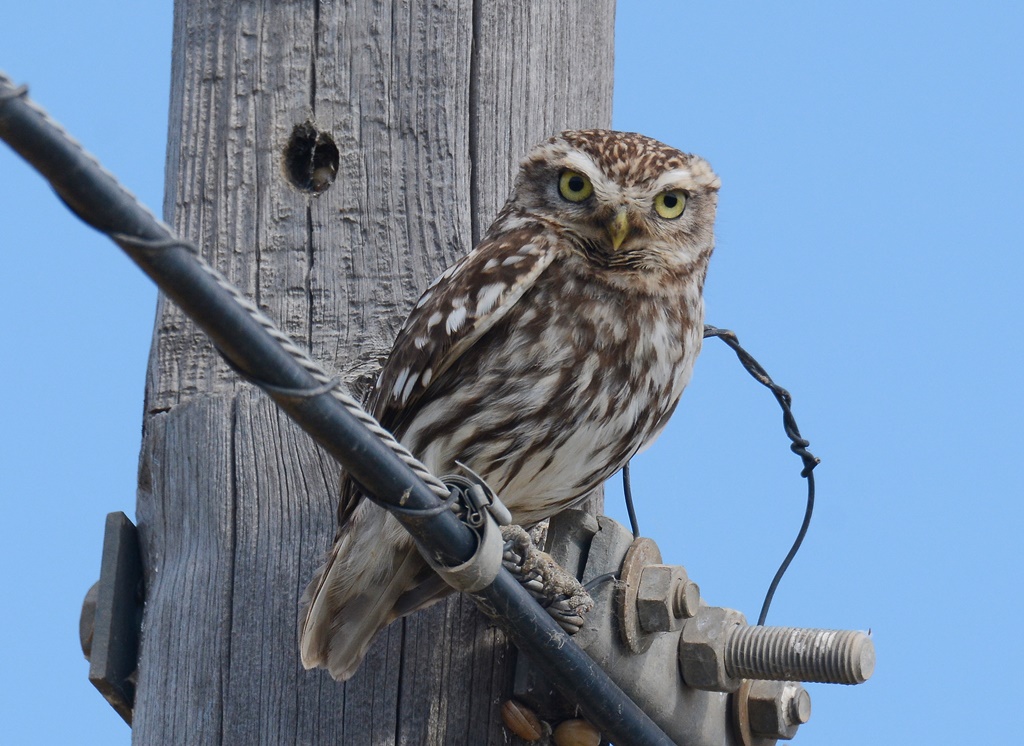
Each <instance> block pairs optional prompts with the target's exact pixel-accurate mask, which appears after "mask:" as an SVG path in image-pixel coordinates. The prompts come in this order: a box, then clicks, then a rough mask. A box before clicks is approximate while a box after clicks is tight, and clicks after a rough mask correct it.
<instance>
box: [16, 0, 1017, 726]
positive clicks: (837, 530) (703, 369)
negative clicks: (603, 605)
mask: <svg viewBox="0 0 1024 746" xmlns="http://www.w3.org/2000/svg"><path fill="white" fill-rule="evenodd" d="M170 6H171V3H170V2H166V1H165V2H151V3H130V2H126V1H124V0H95V1H94V2H91V3H87V4H82V3H72V2H66V1H65V2H58V3H56V4H53V3H15V2H7V3H4V4H3V5H2V7H0V70H4V71H6V72H7V73H8V74H9V75H11V76H12V77H13V78H14V79H15V81H16V82H19V83H21V82H27V83H29V84H30V86H31V92H32V94H33V96H34V97H35V98H36V100H37V101H38V102H40V103H41V104H42V105H43V106H45V107H46V108H47V109H48V110H49V111H50V112H51V113H52V114H53V115H54V116H55V117H56V118H57V119H58V120H59V121H61V122H63V123H64V124H65V125H66V126H67V128H68V129H69V131H70V132H71V133H73V134H74V135H75V136H76V137H77V138H78V139H79V140H81V141H82V142H83V143H85V144H86V146H87V147H88V148H89V149H90V150H91V151H92V152H94V153H95V154H96V155H98V156H99V158H100V159H101V161H102V162H103V163H104V164H105V165H106V166H107V167H108V168H109V169H110V170H111V171H113V172H114V173H115V174H117V175H118V176H119V177H120V178H121V179H122V181H123V182H124V183H125V184H127V185H128V186H129V187H130V188H131V189H132V190H134V191H135V192H136V194H137V195H138V196H139V197H140V198H141V199H142V200H143V201H144V202H146V203H147V204H149V205H150V206H151V207H153V208H154V209H159V207H160V205H161V203H162V190H163V167H164V151H165V139H166V116H167V99H168V86H169V75H170V73H169V62H170V44H171V7H170ZM1021 7H1022V6H1021V5H1020V4H1019V3H1017V2H1010V1H1007V2H1001V3H1000V2H977V3H950V2H930V3H925V2H910V1H907V0H903V1H899V2H885V3H882V2H868V3H863V2H862V3H821V2H791V3H784V4H783V3H731V2H722V3H684V2H664V3H653V2H652V3H641V2H629V1H628V0H623V2H621V3H620V6H619V11H618V21H617V41H616V81H615V90H616V94H615V119H614V123H615V126H616V127H617V128H618V129H626V130H635V131H639V132H644V133H645V134H648V135H651V136H654V137H657V138H659V139H661V140H664V141H665V142H668V143H670V144H672V145H675V146H677V147H679V148H681V149H683V150H690V151H693V152H697V153H700V154H701V155H703V156H705V157H706V158H707V159H708V160H710V162H711V163H712V164H713V166H714V167H715V169H716V170H717V171H718V173H719V174H720V175H721V178H722V184H723V186H722V191H721V198H720V211H719V220H718V249H717V251H716V254H715V257H714V259H713V261H712V266H711V271H710V275H709V279H708V284H707V293H706V295H707V300H708V321H709V322H710V323H713V324H715V325H717V326H723V327H728V328H731V329H734V330H736V331H737V333H738V334H739V335H740V339H741V340H742V342H743V343H744V344H745V345H746V346H747V347H748V349H749V350H750V351H751V352H753V353H754V354H755V355H756V356H757V357H758V358H759V359H760V361H761V362H762V363H763V364H764V366H765V367H766V368H767V369H768V371H769V373H771V375H772V376H774V377H775V379H776V380H777V381H778V382H779V383H781V384H782V385H784V386H786V387H787V388H789V389H790V391H791V392H792V393H793V396H794V412H795V414H796V417H797V421H798V422H799V424H800V427H801V429H802V431H803V433H804V435H805V436H806V437H807V438H809V439H810V440H811V444H812V445H811V448H812V450H813V451H814V453H816V454H817V455H818V456H820V457H821V459H822V464H821V466H820V467H819V468H818V470H817V472H816V474H817V478H818V507H817V511H816V513H815V517H814V522H813V524H812V526H811V531H810V534H809V536H808V538H807V541H806V543H805V546H804V549H803V551H802V552H801V554H800V555H799V556H798V557H797V559H796V561H795V562H794V564H793V566H792V568H791V570H790V572H789V574H788V575H787V577H786V579H785V580H784V581H783V584H782V586H781V588H780V590H779V592H778V594H777V596H776V600H775V603H774V605H773V607H772V612H771V614H770V616H769V620H768V621H769V623H774V624H787V625H803V626H825V627H842V628H853V629H865V630H866V629H870V630H872V634H873V636H874V641H875V644H876V647H877V653H878V665H877V669H876V673H875V676H874V678H873V679H872V680H871V681H870V682H868V683H867V684H865V685H863V686H860V687H836V686H824V685H810V686H809V689H810V691H811V696H812V699H813V708H814V711H813V716H812V719H811V722H810V723H808V724H807V725H806V726H804V727H803V728H801V732H800V734H799V735H798V736H797V739H796V741H795V743H800V744H830V745H831V746H842V745H845V744H850V745H853V744H857V745H858V746H860V745H862V744H865V743H872V744H879V743H892V744H906V743H929V744H960V743H965V742H970V743H977V744H985V743H997V742H1005V741H1006V740H1007V739H1011V740H1012V739H1013V738H1014V736H1013V733H1015V732H1016V730H1017V718H1016V716H1013V715H1012V713H1015V712H1017V710H1018V709H1019V700H1020V696H1019V693H1018V691H1017V690H1018V687H1017V685H1016V684H1015V681H1014V680H1013V679H1012V678H1011V677H1012V675H1013V674H1014V673H1015V672H1017V671H1020V670H1021V669H1022V667H1024V655H1022V648H1024V645H1022V643H1021V642H1020V640H1019V639H1018V638H1017V637H1016V635H1018V634H1020V633H1019V632H1018V631H1017V628H1018V627H1019V625H1020V619H1021V615H1022V611H1024V604H1022V592H1021V587H1022V583H1021V580H1020V577H1021V569H1020V567H1019V565H1020V561H1021V556H1022V552H1021V549H1020V542H1021V533H1022V528H1024V525H1022V524H1024V520H1022V519H1024V509H1022V506H1021V503H1022V497H1024V479H1022V476H1021V463H1020V461H1021V456H1022V451H1024V449H1022V445H1024V439H1022V436H1021V419H1022V415H1024V407H1022V395H1021V386H1020V371H1021V369H1022V367H1024V334H1022V331H1021V322H1022V320H1024V313H1022V311H1024V300H1022V295H1021V289H1020V286H1021V281H1022V277H1024V271H1022V270H1024V260H1022V253H1024V219H1022V211H1024V145H1022V139H1024V85H1022V82H1021V81H1022V79H1024V51H1022V50H1024V43H1022V39H1024V11H1022V10H1021ZM0 227H2V230H0V246H2V249H3V251H2V257H3V265H2V269H0V345H2V349H3V353H2V355H3V363H2V365H0V413H2V414H0V418H2V419H0V423H2V425H0V506H2V515H3V518H4V520H3V522H2V525H0V537H2V538H0V563H2V568H3V570H2V572H3V583H4V593H3V597H4V605H3V614H2V615H0V651H2V658H0V660H2V661H3V665H4V671H5V675H4V676H3V677H2V679H0V703H2V704H0V712H2V713H3V717H2V721H3V724H2V725H0V741H2V742H4V743H12V744H57V743H75V744H118V743H122V744H126V743H128V742H129V739H130V731H129V729H128V728H127V727H126V726H125V725H124V724H123V722H122V721H121V720H120V719H119V718H118V717H117V715H115V714H114V712H113V710H111V709H110V708H109V707H108V706H107V705H106V704H105V703H104V701H103V700H102V699H101V697H100V695H99V694H98V693H97V692H96V691H95V690H94V689H93V687H92V685H91V684H89V683H88V681H87V678H86V674H87V664H86V662H85V661H84V659H83V658H82V655H81V652H80V650H79V646H78V639H77V635H78V616H79V611H80V607H81V600H82V597H83V595H84V593H85V591H86V589H87V588H88V587H89V585H90V584H91V583H92V582H93V581H94V580H96V578H97V577H98V567H99V558H100V549H101V543H102V529H103V520H104V515H105V514H106V513H107V512H108V511H112V510H124V511H125V512H126V513H128V514H129V515H133V514H134V503H135V479H136V462H137V457H138V449H139V440H140V428H141V415H142V393H143V381H144V372H145V365H146V357H147V351H148V347H149V342H150V335H151V333H152V322H153V312H154V302H155V296H156V293H155V290H154V288H153V286H152V285H151V284H150V283H149V281H148V280H147V279H146V278H145V277H143V276H142V274H141V273H140V272H139V271H138V270H137V269H135V267H134V266H133V265H132V264H131V263H130V262H129V261H128V260H127V259H126V258H125V257H124V256H122V255H121V254H120V252H119V251H118V250H117V249H116V248H115V247H114V246H113V245H112V244H110V243H108V242H106V241H105V240H103V239H101V238H99V236H98V235H97V234H95V233H94V232H92V231H91V230H90V229H87V228H85V227H84V226H83V225H82V224H80V223H79V222H78V221H77V220H76V219H75V218H73V217H72V216H71V215H70V214H69V213H68V212H67V211H66V210H65V209H64V208H63V207H62V206H61V205H60V204H59V203H58V201H57V200H56V199H55V198H54V197H53V195H52V193H51V192H50V191H49V189H48V187H47V186H46V185H45V184H44V183H43V181H42V180H41V179H40V178H39V177H38V176H37V175H35V174H34V173H33V172H32V171H31V170H30V169H29V168H28V167H27V166H25V165H24V164H23V163H22V162H21V161H20V160H18V159H17V158H15V157H14V156H13V154H12V153H11V152H10V150H8V149H7V148H6V147H5V146H2V145H0ZM799 469H800V464H799V460H798V459H797V458H796V457H795V456H794V455H793V454H791V453H790V452H789V450H788V442H787V441H786V439H785V437H784V435H783V433H782V427H781V417H780V414H779V410H778V408H777V406H776V404H775V402H774V400H773V399H772V398H771V396H770V394H769V393H768V392H767V391H766V390H764V389H762V388H761V387H760V386H758V385H757V384H755V383H754V382H753V381H752V380H751V379H750V378H748V377H747V374H746V373H745V372H743V371H742V369H741V368H740V367H739V365H738V363H737V362H736V360H735V358H734V357H733V355H732V353H731V352H730V351H728V349H727V348H726V347H725V346H724V345H722V344H721V343H720V342H717V341H715V340H710V341H709V342H708V343H707V345H706V347H705V351H704V353H703V354H702V356H701V359H700V361H699V363H698V365H697V371H696V374H695V377H694V381H693V383H692V385H691V387H690V389H689V390H688V391H687V393H686V395H685V396H684V400H683V404H682V405H681V406H680V408H679V411H678V412H677V415H676V417H675V418H674V419H673V421H672V423H671V425H670V427H669V429H668V431H667V433H666V434H665V435H664V436H663V437H662V439H661V440H660V441H659V442H658V443H657V445H655V446H654V447H653V448H652V449H650V450H649V451H648V452H647V453H646V454H644V455H643V456H642V457H641V458H639V459H638V460H637V461H636V462H635V463H634V468H633V472H634V492H635V493H636V496H637V502H638V507H639V512H640V521H641V527H642V528H643V530H644V533H645V534H647V535H650V536H652V537H653V538H654V539H656V540H657V541H658V542H659V544H660V545H661V547H662V551H663V554H664V555H665V558H666V560H667V561H670V562H674V563H681V564H685V565H686V567H687V568H688V570H689V572H690V575H691V577H693V578H694V579H695V580H697V581H698V582H699V583H700V585H701V587H702V589H703V591H704V594H705V596H706V597H707V598H708V599H709V600H710V601H711V602H713V603H716V604H720V605H723V606H730V607H733V608H737V609H739V610H741V611H743V612H744V613H745V614H747V616H748V618H749V619H751V620H753V619H754V618H756V616H757V611H758V609H759V607H760V603H761V598H762V596H763V593H764V590H765V587H766V586H767V584H768V581H769V580H770V578H771V576H772V574H773V573H774V571H775V568H776V566H777V565H778V563H779V561H780V560H781V558H782V556H783V555H784V554H785V552H786V550H787V548H788V547H789V544H790V542H791V541H792V538H793V536H794V534H795V532H796V529H797V527H798V525H799V521H800V518H801V515H802V512H803V507H804V482H803V480H801V479H800V478H799V476H798V472H799ZM620 494H621V492H620V490H619V489H618V488H617V486H612V487H611V488H610V489H609V492H608V505H609V511H610V512H612V514H613V515H616V516H622V515H623V512H622V511H621V510H620V509H619V507H618V506H619V500H620V498H619V497H618V496H619V495H620ZM1000 640H1002V642H1000Z"/></svg>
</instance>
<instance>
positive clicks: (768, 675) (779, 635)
mask: <svg viewBox="0 0 1024 746" xmlns="http://www.w3.org/2000/svg"><path fill="white" fill-rule="evenodd" d="M724 658H725V661H724V662H725V671H726V673H727V674H728V675H729V676H731V677H733V678H736V679H762V680H774V681H820V682H824V683H829V684H862V683H864V682H865V681H867V680H868V678H870V676H871V674H872V672H873V671H874V670H875V646H874V644H873V643H872V642H871V638H870V637H868V636H867V635H866V634H864V633H863V632H852V631H849V630H831V629H802V628H800V627H747V626H734V627H732V628H730V629H729V630H728V632H727V637H726V640H725V650H724Z"/></svg>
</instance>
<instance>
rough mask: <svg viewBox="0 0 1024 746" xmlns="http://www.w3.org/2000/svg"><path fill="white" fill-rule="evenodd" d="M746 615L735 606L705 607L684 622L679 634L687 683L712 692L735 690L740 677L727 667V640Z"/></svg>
mask: <svg viewBox="0 0 1024 746" xmlns="http://www.w3.org/2000/svg"><path fill="white" fill-rule="evenodd" d="M746 623H747V621H746V618H745V617H744V616H743V614H741V613H740V612H738V611H735V610H734V609H723V608H721V607H718V606H704V607H702V608H701V609H700V610H699V611H698V612H697V615H696V616H694V617H693V618H691V619H687V620H686V622H685V623H684V624H683V633H682V634H681V635H680V636H679V670H680V673H682V676H683V681H685V682H686V685H687V686H689V687H692V688H694V689H703V690H705V691H709V692H734V691H736V690H737V689H738V688H739V686H740V681H741V680H740V679H738V678H733V677H731V676H729V674H728V673H727V672H726V670H725V642H726V639H727V638H728V635H729V632H730V630H731V629H733V628H735V627H740V626H744V625H746Z"/></svg>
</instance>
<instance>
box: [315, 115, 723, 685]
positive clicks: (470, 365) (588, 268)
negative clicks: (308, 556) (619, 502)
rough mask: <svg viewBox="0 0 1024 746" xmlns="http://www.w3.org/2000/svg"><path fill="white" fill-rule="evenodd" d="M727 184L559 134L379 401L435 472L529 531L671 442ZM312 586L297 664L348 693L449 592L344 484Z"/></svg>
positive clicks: (705, 171)
mask: <svg viewBox="0 0 1024 746" xmlns="http://www.w3.org/2000/svg"><path fill="white" fill-rule="evenodd" d="M718 186H719V182H718V177H717V176H715V174H714V173H713V172H712V171H711V168H710V166H708V164H707V162H705V161H704V160H703V159H701V158H699V157H697V156H693V155H688V154H685V153H682V152H680V151H678V150H675V149H674V148H670V147H669V146H667V145H664V144H662V143H660V142H657V141H656V140H652V139H650V138H647V137H644V136H643V135H638V134H633V133H621V132H611V131H605V130H584V131H576V132H564V133H562V134H561V135H558V136H555V137H552V138H551V139H549V140H548V141H546V142H545V143H542V144H541V145H539V146H538V147H537V148H535V149H534V150H533V151H532V152H531V153H530V154H529V155H528V156H527V157H526V159H525V160H524V161H523V163H522V165H521V168H520V173H519V175H518V177H517V179H516V184H515V188H514V190H513V192H512V195H511V196H510V197H509V200H508V202H507V203H506V205H505V207H504V208H503V209H502V210H501V212H500V213H499V215H498V217H497V218H496V219H495V221H494V223H493V224H492V225H491V227H490V229H489V230H488V231H487V234H486V235H485V236H484V238H483V239H482V240H481V241H480V243H479V245H478V246H477V247H476V248H474V249H473V251H472V252H470V253H469V254H468V255H467V256H465V257H464V258H463V259H462V260H460V261H459V262H457V263H456V264H455V265H453V266H452V267H451V268H449V269H448V270H447V271H446V272H445V273H444V274H442V275H441V276H440V277H439V278H438V279H437V280H435V281H434V282H433V283H432V284H431V285H430V287H429V288H427V290H426V291H425V292H424V293H423V295H422V297H421V298H420V300H419V301H418V303H417V304H416V307H415V308H414V309H413V311H412V313H411V314H410V316H409V318H408V320H407V321H406V323H405V325H404V326H403V328H402V330H401V332H400V333H399V335H398V338H397V339H396V341H395V345H394V347H393V349H392V351H391V354H390V356H389V358H388V360H387V362H386V363H385V364H384V368H383V370H382V371H381V374H380V377H379V378H378V380H377V383H376V385H375V387H374V389H373V391H372V392H371V395H370V398H369V402H368V404H369V408H370V410H371V412H372V413H373V414H374V416H376V417H377V418H378V419H379V420H380V422H381V424H382V425H384V426H385V427H386V428H388V429H389V430H391V431H392V432H393V433H394V434H395V436H396V437H397V438H398V439H399V440H400V441H401V442H402V443H403V444H404V445H405V446H406V447H408V448H409V449H410V450H411V451H412V452H413V453H414V454H416V456H417V457H418V458H420V460H422V461H423V463H424V464H426V465H427V467H428V468H429V469H431V471H432V472H433V473H435V474H438V475H443V474H448V473H452V472H454V471H455V470H456V467H455V461H456V460H458V461H460V462H462V463H464V464H466V465H468V466H469V467H470V468H471V469H473V470H474V471H476V472H477V473H479V474H480V475H482V476H483V477H484V478H485V479H486V480H487V482H488V483H489V484H490V485H491V486H492V487H493V488H494V489H495V490H496V491H497V492H498V493H499V494H500V495H501V497H502V499H503V500H504V501H505V503H506V505H507V506H508V507H509V509H510V510H511V512H512V515H513V519H514V520H515V521H516V522H517V523H522V524H527V525H529V524H533V523H536V522H537V521H540V520H542V519H544V518H546V517H548V516H550V515H552V514H554V513H557V512H558V511H560V510H563V509H565V508H567V507H569V506H571V505H573V504H574V503H575V502H576V501H578V500H579V499H582V498H583V497H584V496H585V495H586V493H587V492H589V491H590V490H591V489H593V488H594V487H596V486H598V485H600V484H601V483H602V482H603V481H604V480H606V479H607V478H608V477H609V476H611V475H612V474H614V473H615V472H616V471H618V470H619V469H620V468H622V466H623V465H624V464H625V463H626V462H627V461H628V460H629V459H630V458H631V457H632V456H633V455H635V454H636V453H637V452H639V451H640V450H642V449H643V448H645V447H647V446H648V445H649V444H650V443H651V442H652V441H653V440H654V438H655V437H657V435H658V433H659V432H661V430H662V429H663V428H664V426H665V424H666V422H667V421H668V418H669V416H670V415H671V413H672V411H673V410H674V409H675V406H676V404H677V403H678V401H679V396H680V395H681V394H682V391H683V388H684V386H685V385H686V383H687V382H688V381H689V379H690V374H691V372H692V370H693V364H694V361H695V359H696V356H697V354H698V352H699V350H700V345H701V339H702V331H703V323H704V307H703V299H702V297H701V292H702V289H703V284H704V277H705V274H706V271H707V264H708V259H709V258H710V256H711V252H712V249H713V245H714V239H713V224H714V214H715V207H716V199H717V191H718ZM338 519H339V529H338V534H337V536H336V539H335V543H334V547H333V549H332V550H331V553H330V555H329V557H328V559H327V562H326V563H325V565H324V566H323V567H322V568H321V569H320V570H319V571H318V573H317V575H316V577H315V578H314V579H313V581H312V582H311V583H310V586H309V588H308V589H307V592H306V595H305V598H304V601H305V603H306V605H307V606H306V614H305V617H304V619H303V623H302V629H301V643H300V644H301V654H302V661H303V664H304V665H305V666H306V667H307V668H312V667H315V666H323V667H326V668H327V669H328V670H329V671H330V672H331V674H332V675H333V676H334V677H335V678H338V679H347V678H349V677H350V676H351V675H352V674H353V673H354V672H355V671H356V669H357V668H358V665H359V662H360V661H361V660H362V657H363V655H364V654H365V651H366V648H367V646H368V645H369V643H370V641H371V640H372V638H373V636H374V635H375V634H376V632H377V631H379V630H380V629H381V628H383V627H384V626H385V625H387V624H388V623H390V622H391V621H393V620H394V619H396V618H398V617H399V616H403V615H405V614H408V613H410V612H412V611H414V610H416V609H418V608H422V607H423V606H426V605H429V604H430V603H432V602H433V601H436V600H437V599H439V598H440V597H442V596H443V595H444V593H445V592H446V590H447V589H446V587H445V586H444V585H443V584H442V583H441V582H440V581H439V579H438V578H437V577H436V576H434V575H433V574H432V573H431V572H430V571H429V570H428V569H427V568H426V565H425V564H424V563H423V562H422V560H421V559H420V557H419V555H418V554H417V552H416V550H415V548H414V547H413V545H412V542H411V539H410V538H409V537H408V535H407V534H406V533H405V531H404V529H402V528H401V526H400V525H399V524H398V522H397V521H396V520H395V519H394V518H392V517H391V516H390V515H389V514H387V512H386V511H385V510H384V509H383V508H380V507H379V506H377V505H375V504H374V503H372V502H371V501H369V500H365V499H363V498H362V496H361V495H360V494H359V492H358V490H357V488H356V487H355V485H354V484H352V482H351V481H350V480H347V479H346V480H345V483H344V485H343V489H342V500H341V503H340V506H339V511H338Z"/></svg>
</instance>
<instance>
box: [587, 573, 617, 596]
mask: <svg viewBox="0 0 1024 746" xmlns="http://www.w3.org/2000/svg"><path fill="white" fill-rule="evenodd" d="M618 579H619V574H618V573H617V572H605V573H601V574H600V575H598V576H597V577H596V578H594V579H593V580H590V581H589V582H587V583H586V584H585V585H584V586H583V590H585V591H586V592H587V593H590V592H591V591H592V590H594V589H595V588H597V586H599V585H601V583H606V582H608V581H609V580H615V581H617V580H618Z"/></svg>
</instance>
